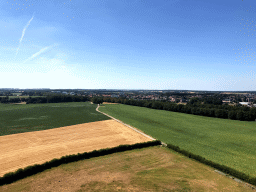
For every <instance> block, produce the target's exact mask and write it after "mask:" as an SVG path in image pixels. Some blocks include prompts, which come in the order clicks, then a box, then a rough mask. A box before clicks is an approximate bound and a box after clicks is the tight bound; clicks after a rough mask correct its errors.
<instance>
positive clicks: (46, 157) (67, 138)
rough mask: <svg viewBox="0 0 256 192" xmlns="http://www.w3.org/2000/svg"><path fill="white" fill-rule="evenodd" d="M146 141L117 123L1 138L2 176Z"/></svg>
mask: <svg viewBox="0 0 256 192" xmlns="http://www.w3.org/2000/svg"><path fill="white" fill-rule="evenodd" d="M146 141H151V140H150V139H149V138H147V137H145V136H143V135H141V134H139V133H137V132H136V131H134V130H132V129H130V128H128V127H126V126H125V125H122V124H121V123H119V122H116V121H115V120H105V121H97V122H92V123H84V124H78V125H72V126H66V127H60V128H55V129H49V130H44V131H35V132H26V133H19V134H13V135H6V136H0V149H1V154H0V167H1V169H0V176H3V175H4V174H5V173H8V172H12V171H16V170H17V169H19V168H24V167H27V166H29V165H34V164H42V163H44V162H46V161H50V160H52V159H54V158H60V157H62V156H65V155H71V154H77V153H83V152H89V151H93V150H97V149H102V148H107V147H109V148H110V147H116V146H118V145H122V144H134V143H139V142H146Z"/></svg>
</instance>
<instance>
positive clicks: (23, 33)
mask: <svg viewBox="0 0 256 192" xmlns="http://www.w3.org/2000/svg"><path fill="white" fill-rule="evenodd" d="M33 18H34V14H33V16H32V18H31V19H30V20H29V21H28V23H27V25H26V26H25V27H24V29H23V31H22V35H21V38H20V44H19V47H18V49H17V51H16V56H17V54H18V52H19V49H20V45H21V42H22V40H23V37H24V35H25V32H26V29H27V28H28V26H29V25H30V22H31V21H32V20H33Z"/></svg>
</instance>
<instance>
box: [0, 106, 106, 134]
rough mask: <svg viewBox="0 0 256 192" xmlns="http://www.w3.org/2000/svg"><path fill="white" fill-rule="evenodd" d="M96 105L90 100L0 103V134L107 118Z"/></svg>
mask: <svg viewBox="0 0 256 192" xmlns="http://www.w3.org/2000/svg"><path fill="white" fill-rule="evenodd" d="M96 107H97V105H95V104H90V102H72V103H46V104H29V105H13V104H0V136H3V135H9V134H15V133H22V132H30V131H40V130H45V129H51V128H57V127H63V126H68V125H75V124H81V123H87V122H94V121H101V120H106V119H109V117H107V116H105V115H102V114H101V113H99V112H96V110H95V109H96Z"/></svg>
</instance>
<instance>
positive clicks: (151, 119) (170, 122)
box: [99, 104, 256, 177]
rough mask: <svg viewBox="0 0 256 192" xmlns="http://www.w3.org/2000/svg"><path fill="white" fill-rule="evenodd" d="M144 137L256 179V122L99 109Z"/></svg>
mask: <svg viewBox="0 0 256 192" xmlns="http://www.w3.org/2000/svg"><path fill="white" fill-rule="evenodd" d="M99 110H100V111H102V112H105V113H107V114H109V115H111V116H113V117H115V118H117V119H120V120H121V121H123V122H125V123H127V124H129V125H132V126H134V127H136V128H138V129H140V130H142V131H143V132H144V133H146V134H148V135H151V136H152V137H154V138H156V139H159V140H161V141H162V142H165V143H170V144H173V145H177V146H179V147H180V148H181V149H185V150H187V151H190V152H192V153H194V154H197V155H201V156H203V157H205V158H206V159H208V160H212V161H213V162H216V163H219V164H222V165H226V166H229V167H231V168H234V169H236V170H238V171H241V172H244V173H246V174H249V175H251V176H254V177H255V176H256V122H245V121H238V120H229V119H219V118H211V117H203V116H196V115H191V114H183V113H177V112H171V111H163V110H155V109H148V108H144V107H137V106H129V105H122V104H118V105H104V107H100V108H99Z"/></svg>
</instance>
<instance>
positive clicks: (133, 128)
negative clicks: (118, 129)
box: [96, 104, 167, 146]
mask: <svg viewBox="0 0 256 192" xmlns="http://www.w3.org/2000/svg"><path fill="white" fill-rule="evenodd" d="M99 107H100V105H99V104H98V106H97V108H96V111H98V112H100V113H102V114H103V115H106V116H108V117H110V118H111V119H113V120H115V121H117V122H119V123H121V124H123V125H125V126H126V127H129V128H130V129H132V130H134V131H136V132H138V133H140V134H141V135H143V136H145V137H147V138H149V139H151V140H156V139H155V138H153V137H151V136H149V135H147V134H145V133H143V132H141V131H139V130H137V129H136V128H135V127H132V126H130V125H128V124H126V123H124V122H122V121H120V120H119V119H116V118H114V117H112V116H110V115H108V114H106V113H104V112H101V111H99ZM161 143H162V145H164V146H167V144H166V143H163V142H161Z"/></svg>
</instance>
